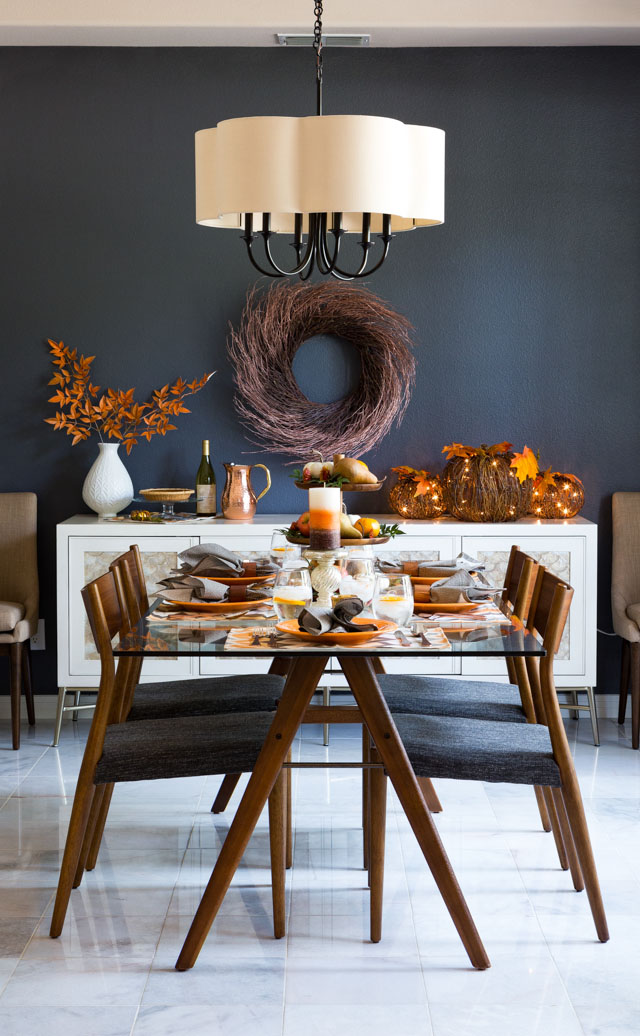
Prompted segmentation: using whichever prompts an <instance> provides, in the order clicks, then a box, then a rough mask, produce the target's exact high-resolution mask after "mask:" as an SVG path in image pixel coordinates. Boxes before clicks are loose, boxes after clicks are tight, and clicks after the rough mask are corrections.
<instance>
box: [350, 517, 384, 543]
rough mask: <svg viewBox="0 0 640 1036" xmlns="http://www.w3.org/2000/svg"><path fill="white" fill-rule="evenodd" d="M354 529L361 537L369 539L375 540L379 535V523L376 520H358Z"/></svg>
mask: <svg viewBox="0 0 640 1036" xmlns="http://www.w3.org/2000/svg"><path fill="white" fill-rule="evenodd" d="M354 528H356V529H357V530H358V532H361V533H362V535H363V536H368V537H369V539H375V537H376V536H379V535H380V522H379V521H378V519H377V518H358V521H357V522H356V524H355V526H354Z"/></svg>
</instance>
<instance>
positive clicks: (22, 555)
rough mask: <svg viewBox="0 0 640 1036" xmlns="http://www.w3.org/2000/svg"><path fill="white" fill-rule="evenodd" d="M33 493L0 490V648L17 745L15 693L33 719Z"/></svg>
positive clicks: (35, 617) (35, 585) (35, 621)
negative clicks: (8, 673)
mask: <svg viewBox="0 0 640 1036" xmlns="http://www.w3.org/2000/svg"><path fill="white" fill-rule="evenodd" d="M36 521H37V498H36V495H35V493H0V653H1V654H4V655H9V660H10V669H11V731H12V738H13V747H14V748H19V747H20V695H21V692H22V690H23V689H24V696H25V699H26V703H27V716H28V718H29V724H30V725H31V726H33V724H34V723H35V721H36V719H35V712H34V708H33V690H32V687H31V663H30V641H29V638H30V637H32V636H33V635H34V633H35V632H36V630H37V628H38V561H37V553H36Z"/></svg>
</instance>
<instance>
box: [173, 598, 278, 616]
mask: <svg viewBox="0 0 640 1036" xmlns="http://www.w3.org/2000/svg"><path fill="white" fill-rule="evenodd" d="M165 602H166V604H173V605H175V606H176V607H179V608H180V610H181V611H185V612H208V613H209V614H211V613H212V612H213V614H216V613H217V612H248V611H251V609H252V608H262V607H263V606H264V605H265V604H271V598H270V597H265V598H262V599H260V600H251V601H170V600H169V598H168V597H167V598H165Z"/></svg>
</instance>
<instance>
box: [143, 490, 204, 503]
mask: <svg viewBox="0 0 640 1036" xmlns="http://www.w3.org/2000/svg"><path fill="white" fill-rule="evenodd" d="M194 492H195V490H194V489H141V490H139V495H140V496H141V497H142V498H143V499H144V500H152V501H154V502H155V503H167V504H183V503H184V502H185V501H186V500H188V499H189V497H191V496H193V494H194Z"/></svg>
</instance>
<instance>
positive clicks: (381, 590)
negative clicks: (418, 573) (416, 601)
mask: <svg viewBox="0 0 640 1036" xmlns="http://www.w3.org/2000/svg"><path fill="white" fill-rule="evenodd" d="M372 610H373V614H374V615H375V617H376V619H389V620H390V621H391V622H396V623H397V624H398V626H406V624H407V623H408V621H409V619H410V618H411V616H412V615H413V588H412V586H411V579H410V578H409V576H408V575H404V574H395V573H392V572H390V573H388V574H383V573H378V575H376V577H375V582H374V586H373V602H372Z"/></svg>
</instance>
